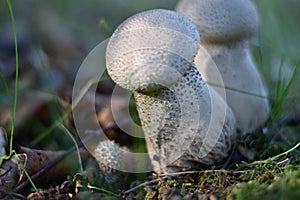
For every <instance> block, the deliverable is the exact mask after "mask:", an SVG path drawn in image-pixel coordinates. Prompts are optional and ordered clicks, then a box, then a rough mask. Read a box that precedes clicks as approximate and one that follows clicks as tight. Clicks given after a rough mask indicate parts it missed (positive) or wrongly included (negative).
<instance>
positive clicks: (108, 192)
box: [87, 185, 120, 197]
mask: <svg viewBox="0 0 300 200" xmlns="http://www.w3.org/2000/svg"><path fill="white" fill-rule="evenodd" d="M87 187H88V188H89V189H92V190H98V191H101V192H105V193H107V194H110V195H112V196H114V197H120V195H117V194H115V193H113V192H110V191H107V190H104V189H102V188H98V187H95V186H92V185H88V186H87Z"/></svg>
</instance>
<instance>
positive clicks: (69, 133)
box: [60, 124, 83, 173]
mask: <svg viewBox="0 0 300 200" xmlns="http://www.w3.org/2000/svg"><path fill="white" fill-rule="evenodd" d="M60 127H61V129H62V130H64V131H65V132H66V133H67V135H68V136H69V137H70V138H71V140H72V141H73V142H74V145H75V147H76V151H77V157H78V163H79V172H80V173H82V172H83V166H82V162H81V157H80V151H79V147H78V144H77V142H76V140H75V138H74V137H73V135H72V133H71V132H70V131H69V130H68V129H67V128H66V127H65V126H64V125H63V124H61V125H60Z"/></svg>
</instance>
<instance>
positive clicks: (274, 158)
mask: <svg viewBox="0 0 300 200" xmlns="http://www.w3.org/2000/svg"><path fill="white" fill-rule="evenodd" d="M299 146H300V142H298V144H296V145H295V146H293V147H292V148H290V149H289V150H287V151H285V152H283V153H281V154H278V155H276V156H273V157H271V158H268V159H266V160H261V161H255V162H253V163H251V164H260V163H266V162H269V161H275V160H277V159H278V158H280V157H282V156H287V155H288V154H289V153H290V152H292V151H294V150H295V149H297V148H298V147H299Z"/></svg>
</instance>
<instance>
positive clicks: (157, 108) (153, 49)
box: [106, 9, 235, 172]
mask: <svg viewBox="0 0 300 200" xmlns="http://www.w3.org/2000/svg"><path fill="white" fill-rule="evenodd" d="M199 45H200V37H199V33H198V31H197V28H196V26H195V25H194V24H193V23H192V22H191V21H190V20H189V19H188V18H187V17H185V16H183V15H181V14H178V13H176V12H174V11H170V10H163V9H156V10H150V11H145V12H142V13H139V14H136V15H134V16H132V17H130V18H128V19H127V20H125V21H124V22H123V23H122V24H121V25H120V26H119V27H118V28H117V29H116V30H115V32H114V34H113V35H112V37H111V38H110V40H109V43H108V46H107V50H106V66H107V70H108V73H109V75H110V76H111V78H112V79H113V80H114V81H115V82H116V83H117V84H118V85H119V86H121V87H123V88H125V89H128V90H131V91H133V92H134V97H135V100H136V104H137V109H138V113H139V116H140V119H141V123H142V128H143V131H144V134H145V140H146V143H147V149H148V153H149V156H150V160H151V162H152V165H153V167H154V170H155V171H156V172H172V171H179V170H183V169H191V168H193V169H196V168H201V167H203V166H204V165H213V164H216V163H219V162H222V161H223V160H224V159H225V158H226V157H227V155H228V151H229V150H230V148H231V146H232V143H233V142H234V139H235V118H234V115H233V113H232V111H231V110H230V109H229V107H228V106H227V105H226V103H225V102H224V101H223V99H222V98H221V97H220V96H219V95H218V94H217V93H216V92H214V90H213V89H212V88H209V87H208V86H207V84H206V83H205V82H204V81H203V80H202V79H201V76H200V74H199V72H198V71H197V70H196V68H195V66H194V64H193V60H194V58H195V56H196V54H197V52H198V49H199Z"/></svg>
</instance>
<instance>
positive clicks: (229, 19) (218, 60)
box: [176, 0, 270, 134]
mask: <svg viewBox="0 0 300 200" xmlns="http://www.w3.org/2000/svg"><path fill="white" fill-rule="evenodd" d="M176 10H177V11H178V12H180V13H182V14H184V15H186V16H187V17H189V18H190V19H191V20H192V21H193V22H194V23H195V24H196V26H197V28H198V30H199V32H200V35H201V47H202V48H200V50H199V52H198V55H197V56H196V59H195V64H196V66H197V69H198V70H199V72H200V73H201V75H202V77H203V79H204V80H205V81H207V82H209V83H214V84H216V85H219V86H218V87H214V88H215V89H216V91H218V92H219V91H220V90H219V89H218V88H219V87H220V86H221V87H225V89H226V102H227V104H228V105H229V106H230V107H231V109H232V111H233V112H234V114H235V117H236V121H237V128H238V129H240V130H241V132H242V133H243V134H245V133H250V132H253V131H254V130H256V129H257V128H258V127H260V126H261V125H262V124H263V123H264V122H265V121H266V120H267V118H268V116H269V110H270V108H269V103H268V99H267V92H266V89H265V86H264V84H263V82H262V80H261V77H260V74H259V72H258V70H257V68H256V66H255V64H254V62H253V59H252V57H251V53H250V51H249V47H248V43H249V40H250V39H251V38H252V37H254V35H255V33H256V31H257V27H258V16H257V12H256V9H255V7H254V5H253V4H252V3H251V1H248V0H228V1H224V0H181V1H180V2H179V3H178V5H177V8H176ZM214 65H216V66H217V68H218V70H219V72H220V74H221V76H222V78H223V82H224V83H222V82H216V77H215V74H212V73H211V71H212V66H214ZM220 84H221V85H220Z"/></svg>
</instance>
